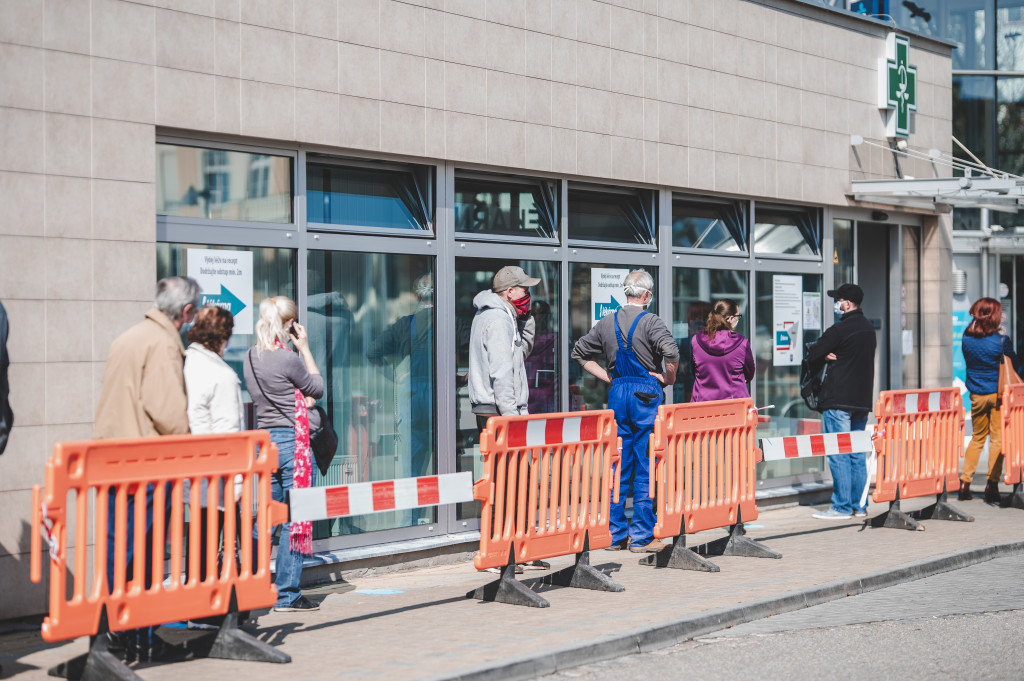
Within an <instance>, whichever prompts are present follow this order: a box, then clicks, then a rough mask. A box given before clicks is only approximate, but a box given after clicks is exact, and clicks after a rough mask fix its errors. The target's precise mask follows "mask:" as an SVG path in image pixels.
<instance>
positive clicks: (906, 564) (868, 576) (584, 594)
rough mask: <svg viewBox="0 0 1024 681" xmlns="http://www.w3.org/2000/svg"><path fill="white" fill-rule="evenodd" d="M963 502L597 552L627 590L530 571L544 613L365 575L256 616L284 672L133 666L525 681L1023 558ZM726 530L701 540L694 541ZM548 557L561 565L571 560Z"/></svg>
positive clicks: (803, 518)
mask: <svg viewBox="0 0 1024 681" xmlns="http://www.w3.org/2000/svg"><path fill="white" fill-rule="evenodd" d="M928 503H930V500H926V499H916V500H910V501H905V502H903V508H904V510H908V511H909V510H914V509H917V508H921V507H923V506H926V505H928ZM953 504H954V505H955V506H957V507H958V508H960V509H961V510H963V511H964V512H966V513H969V514H971V515H973V516H975V518H976V521H975V522H972V523H957V522H947V521H940V520H928V521H924V523H925V525H926V526H927V531H925V532H909V531H906V530H890V529H872V528H868V527H865V526H864V523H863V522H855V521H854V520H853V519H851V520H850V521H848V522H847V521H826V520H815V519H813V518H811V517H810V515H811V513H812V509H811V508H808V507H791V508H785V509H780V510H771V511H766V512H763V513H762V514H761V516H760V518H758V519H757V520H755V521H752V522H750V523H748V525H747V527H748V536H749V537H751V538H754V539H757V540H760V541H762V542H764V544H765V545H766V546H768V547H770V548H772V549H774V550H775V551H779V552H781V553H782V555H783V557H782V559H781V560H772V559H757V558H740V557H715V558H712V560H713V561H714V562H715V563H716V564H718V565H719V566H721V572H719V573H704V572H689V571H679V570H670V569H655V568H650V567H641V566H640V565H638V562H637V561H638V559H639V557H640V556H639V555H638V554H634V553H629V552H622V551H618V552H611V551H595V552H593V553H592V554H591V563H592V564H593V565H594V566H596V567H598V568H599V569H601V570H602V571H604V572H606V573H608V574H610V575H611V576H612V577H613V578H614V579H615V580H616V581H618V582H619V583H621V584H622V585H624V586H625V587H626V591H625V592H622V593H607V592H595V591H587V590H582V589H568V588H561V587H545V586H542V585H540V584H539V583H538V582H539V579H537V578H538V577H539V576H541V575H543V574H546V573H544V572H531V571H527V572H526V574H524V575H520V580H521V581H524V582H525V583H526V584H528V585H530V586H531V588H532V589H534V590H535V591H537V592H540V593H543V595H544V597H545V598H546V599H548V600H549V601H550V602H551V607H550V608H544V609H537V608H526V607H517V606H511V605H505V604H501V603H481V602H478V601H473V600H467V599H466V597H465V594H466V592H468V591H471V590H472V589H475V588H476V587H479V586H481V585H483V584H486V583H487V582H489V581H492V580H493V579H495V578H496V577H497V575H493V574H488V573H478V572H476V571H475V570H474V569H473V567H472V565H471V564H459V565H448V566H439V567H431V568H423V569H417V570H412V571H408V572H399V573H391V574H386V575H380V576H374V577H365V578H361V579H359V580H357V581H356V582H355V584H354V587H355V589H354V590H350V591H347V592H345V593H340V591H342V590H343V589H340V588H337V589H336V591H339V592H336V593H330V594H328V595H327V596H326V597H325V598H324V599H323V602H322V604H321V608H320V610H319V611H318V612H312V613H302V614H299V613H273V612H271V613H268V614H265V615H262V616H261V617H260V618H259V629H258V635H259V637H260V638H261V639H264V640H266V641H268V642H270V643H271V644H273V645H275V646H279V647H280V649H281V650H283V651H285V652H287V653H288V654H289V655H291V656H292V660H293V661H292V663H291V664H290V665H287V666H279V665H273V664H265V663H256V662H234V661H224V660H195V661H190V662H182V663H177V664H169V665H147V666H141V667H137V671H138V674H139V675H140V676H141V677H142V678H143V679H147V680H150V679H152V680H153V681H156V680H167V681H179V680H180V679H181V678H182V677H188V678H189V679H190V681H207V680H209V681H215V680H216V681H222V680H223V679H225V678H231V677H233V676H236V677H237V676H240V675H244V677H245V678H246V681H262V680H264V679H266V680H267V681H271V680H272V681H279V679H280V678H282V676H285V677H287V678H291V679H303V680H305V679H365V678H381V679H389V680H391V679H394V680H396V681H403V680H406V679H473V678H481V679H482V678H484V677H486V678H489V679H493V678H526V677H531V676H536V675H539V674H545V673H551V672H554V671H556V670H558V669H564V668H567V667H571V666H574V665H576V664H580V663H584V662H591V661H595V660H600V659H607V658H610V657H615V656H618V655H623V654H628V653H631V652H637V651H639V650H649V649H653V648H657V647H661V646H665V645H672V644H674V643H677V642H679V641H681V640H684V639H686V638H689V637H691V636H694V635H697V634H700V633H706V632H709V631H715V630H717V629H722V628H724V627H728V626H733V625H735V624H738V623H741V622H745V621H751V620H754V619H758V618H761V617H765V616H767V615H770V614H773V613H778V612H786V611H789V610H793V609H797V608H801V607H806V606H807V605H812V604H815V603H821V602H825V601H827V600H832V599H835V598H841V597H843V596H845V595H853V594H856V593H862V592H864V591H869V590H872V589H876V588H882V587H884V586H889V585H892V584H895V583H900V582H904V581H910V580H913V579H917V578H920V577H925V576H928V575H931V574H935V573H938V572H943V571H946V570H950V569H956V568H958V567H964V566H966V565H969V564H973V563H977V562H980V561H983V560H988V559H991V558H994V557H997V556H1000V555H1010V554H1013V553H1021V552H1024V512H1022V511H1019V510H1016V509H998V508H993V507H990V506H987V505H985V504H984V503H982V502H981V501H977V500H976V501H971V502H953ZM869 510H870V511H871V514H872V515H875V514H876V513H877V512H880V511H881V510H882V508H881V507H873V508H871V509H869ZM723 535H724V531H720V530H716V531H711V532H707V533H702V534H699V535H696V536H691V537H688V539H687V545H689V546H696V545H697V544H699V543H702V542H704V541H708V540H711V539H717V538H719V537H721V536H723ZM551 563H552V568H553V569H558V568H561V567H566V566H568V565H570V564H571V563H572V557H563V558H557V559H553V560H551ZM310 593H311V595H313V596H314V597H315V594H316V593H317V590H311V592H310ZM86 649H87V645H86V640H85V639H79V640H77V641H74V642H71V643H67V644H64V645H60V646H45V645H44V644H43V643H42V641H41V639H39V637H38V634H31V635H28V634H17V635H10V636H7V637H0V664H2V665H3V668H4V677H5V678H8V677H9V678H19V679H21V678H24V679H28V678H45V673H46V669H47V668H49V667H50V666H53V665H55V664H57V663H59V662H61V661H63V660H66V659H68V658H70V657H72V656H74V655H78V654H80V653H83V652H85V651H86Z"/></svg>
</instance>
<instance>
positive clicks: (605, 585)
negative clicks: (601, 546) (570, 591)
mask: <svg viewBox="0 0 1024 681" xmlns="http://www.w3.org/2000/svg"><path fill="white" fill-rule="evenodd" d="M541 583H542V584H551V585H553V586H572V587H576V588H577V589H592V590H593V591H616V592H618V591H625V590H626V587H624V586H622V585H621V584H619V583H618V582H616V581H615V580H614V579H612V578H611V577H609V576H608V575H606V574H604V573H603V572H601V571H600V570H597V569H595V568H594V567H593V566H592V565H591V564H590V534H589V533H588V534H587V535H586V536H585V537H584V538H583V550H582V551H580V552H579V553H577V554H576V564H575V565H573V566H572V567H567V568H563V569H561V570H559V571H558V572H552V573H551V574H550V575H545V576H544V577H542V578H541Z"/></svg>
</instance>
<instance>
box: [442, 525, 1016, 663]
mask: <svg viewBox="0 0 1024 681" xmlns="http://www.w3.org/2000/svg"><path fill="white" fill-rule="evenodd" d="M1020 553H1024V541H1020V542H1011V543H1008V544H991V545H989V546H982V547H979V548H975V549H968V550H966V551H958V552H956V553H947V554H943V555H940V556H933V557H931V558H925V559H923V560H919V561H916V562H913V563H908V564H906V565H901V566H897V567H894V568H891V569H888V570H879V571H877V572H871V573H868V574H866V575H863V576H861V577H855V578H853V579H843V580H836V581H834V582H827V583H825V584H820V585H817V586H812V587H808V588H806V589H801V590H799V591H790V592H787V593H783V594H779V595H778V596H770V597H768V598H763V599H758V600H755V601H749V602H747V603H741V604H739V605H734V606H729V607H726V608H719V609H716V610H711V611H708V612H705V613H701V614H699V615H691V616H688V617H684V618H681V619H678V620H673V621H669V622H665V623H662V624H655V625H652V626H648V627H643V628H638V629H632V630H630V631H625V632H621V633H616V634H610V635H608V636H601V637H598V638H592V639H589V640H586V641H581V642H579V643H574V644H571V645H567V646H561V647H557V648H549V649H547V650H539V651H537V652H536V653H534V654H531V655H525V656H522V657H518V658H512V659H505V660H499V661H495V662H489V663H486V664H483V665H477V666H473V667H468V668H466V669H463V670H461V671H457V672H455V673H453V674H443V675H435V676H430V677H426V678H425V679H424V681H493V680H494V679H496V678H500V679H508V680H510V681H514V680H516V679H529V678H533V677H536V676H541V675H547V674H554V673H556V672H559V671H562V670H565V669H571V668H572V667H579V666H582V665H585V664H590V663H592V662H601V661H603V660H610V659H613V658H617V657H622V656H623V655H633V654H638V653H646V652H650V651H652V650H658V649H659V648H666V647H669V646H673V645H676V644H677V643H682V642H683V641H686V640H688V639H692V638H695V637H697V636H702V635H704V634H710V633H713V632H715V631H721V630H722V629H728V628H729V627H734V626H736V625H738V624H744V623H746V622H752V621H754V620H758V619H763V618H765V617H770V616H772V615H780V614H782V613H784V612H791V611H793V610H799V609H801V608H809V607H812V606H815V605H821V604H822V603H827V602H829V601H834V600H837V599H840V598H845V597H847V596H856V595H858V594H862V593H867V592H869V591H875V590H878V589H884V588H886V587H890V586H895V585H897V584H902V583H904V582H912V581H915V580H918V579H924V578H925V577H931V576H933V575H937V574H940V573H943V572H950V571H952V570H959V569H961V568H965V567H968V566H971V565H975V564H977V563H983V562H985V561H988V560H992V559H995V558H1003V557H1006V556H1013V555H1017V554H1020Z"/></svg>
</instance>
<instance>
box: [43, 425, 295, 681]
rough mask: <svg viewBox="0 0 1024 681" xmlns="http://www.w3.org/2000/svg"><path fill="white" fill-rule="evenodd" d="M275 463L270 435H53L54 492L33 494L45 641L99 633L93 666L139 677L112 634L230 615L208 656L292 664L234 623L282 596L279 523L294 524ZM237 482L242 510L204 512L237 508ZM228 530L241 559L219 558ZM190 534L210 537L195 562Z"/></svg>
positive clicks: (228, 546) (50, 471) (49, 485)
mask: <svg viewBox="0 0 1024 681" xmlns="http://www.w3.org/2000/svg"><path fill="white" fill-rule="evenodd" d="M276 469H277V447H276V446H275V445H273V444H272V443H271V442H270V436H269V434H268V433H267V432H266V431H246V432H242V433H231V434H224V435H202V436H191V435H181V436H166V437H149V438H138V439H125V440H91V441H83V442H58V443H56V444H55V445H54V448H53V456H52V457H51V458H50V459H49V460H47V462H46V481H45V482H46V487H45V491H43V490H41V489H40V487H39V485H35V486H34V487H33V490H32V501H33V508H32V528H33V533H32V554H31V555H32V559H31V579H32V581H33V582H39V581H40V580H41V578H42V569H41V564H40V553H41V532H42V531H44V530H45V532H46V535H47V536H48V539H49V557H50V575H49V596H50V597H49V614H48V615H47V617H46V618H45V619H44V620H43V624H42V637H43V639H44V640H46V641H61V640H65V639H71V638H77V637H79V636H92V637H93V642H92V645H91V648H90V652H89V654H88V656H86V660H85V664H86V665H87V666H88V665H92V667H93V668H96V667H98V668H101V669H104V670H106V672H107V673H108V674H109V675H111V676H112V677H115V678H132V676H130V675H132V674H133V672H131V670H130V669H128V668H127V667H126V666H124V665H123V664H122V663H121V662H120V660H119V659H117V658H115V657H114V656H113V655H112V654H111V653H110V652H109V651H108V650H107V647H106V645H107V644H106V642H107V637H106V636H105V635H104V634H105V633H106V632H107V631H113V632H118V631H126V630H130V629H137V628H141V627H150V626H158V625H160V624H164V623H167V622H175V621H181V620H186V619H200V618H205V617H211V616H218V615H226V616H227V617H226V618H225V621H224V624H223V625H222V626H221V628H220V631H219V633H218V634H217V639H216V640H215V641H214V643H213V646H212V648H211V649H210V650H209V656H210V657H221V658H228V659H247V660H262V661H268V662H289V661H290V660H291V658H290V657H289V656H287V655H285V654H284V653H282V652H280V651H278V650H276V649H275V648H273V647H271V646H269V645H268V644H266V643H264V642H262V641H260V640H258V639H256V638H254V637H252V636H250V635H249V634H246V633H245V632H243V631H241V630H239V629H238V628H237V625H238V617H237V613H238V612H239V611H245V610H252V609H256V608H265V607H270V606H272V605H273V604H274V602H275V600H276V598H277V591H276V589H275V588H274V585H273V584H272V581H271V574H270V551H271V546H270V542H271V531H272V529H273V527H274V525H277V524H280V523H282V522H284V521H285V520H287V512H288V509H287V507H286V506H285V505H284V504H282V503H279V502H276V501H273V500H272V499H271V490H270V485H271V473H273V471H274V470H276ZM236 476H241V484H240V486H238V485H237V483H236ZM186 480H188V481H189V482H190V483H191V484H190V489H189V493H188V495H187V498H186V495H185V492H184V489H185V483H186ZM204 481H205V483H206V484H205V485H203V484H202V483H203V482H204ZM204 487H205V489H204ZM236 489H237V490H238V492H239V493H240V496H239V497H238V499H237V501H238V503H237V512H236V513H232V512H224V513H223V514H218V513H213V512H210V513H204V508H203V507H204V506H205V507H207V508H208V509H211V510H212V509H216V508H218V506H220V507H223V508H224V509H225V510H228V509H231V508H232V507H233V506H236V504H233V503H232V497H233V496H235V494H236ZM204 492H205V494H206V498H205V499H203V498H202V494H203V493H204ZM186 509H187V510H188V511H189V517H190V519H191V522H188V523H186V518H185V512H186ZM130 511H131V512H130ZM201 518H205V520H206V523H207V526H206V528H205V529H206V532H205V533H203V532H202V530H203V529H204V528H203V527H201V524H202V523H201V520H200V519H201ZM221 518H223V520H221ZM144 519H145V520H144ZM150 519H151V520H152V523H151V530H150V533H149V534H147V531H146V526H147V524H149V521H150ZM254 527H255V528H257V532H256V533H255V535H256V536H255V537H254V532H253V528H254ZM186 528H187V529H186ZM204 534H205V537H203V535H204ZM90 535H91V536H93V537H95V542H94V545H93V546H92V547H91V550H89V548H87V546H86V542H87V541H88V540H87V538H88V537H89V536H90ZM222 535H223V547H224V549H225V550H224V554H225V555H227V556H230V555H232V554H233V553H235V552H236V551H237V557H236V559H235V560H231V559H225V560H222V561H220V563H221V564H220V565H218V552H219V549H220V547H221V540H222ZM186 538H187V541H188V545H189V547H190V549H191V548H193V547H194V548H200V542H201V539H205V543H204V545H203V546H202V548H203V549H205V551H201V550H189V551H188V556H187V559H186V558H185V544H186ZM168 540H169V543H170V562H169V574H168V575H167V578H166V579H165V578H164V547H165V545H166V543H167V541H168ZM147 546H148V547H152V548H148V549H147ZM232 547H234V550H233V549H232ZM147 553H148V554H149V555H147ZM202 556H205V565H203V564H201V557H202ZM68 664H69V665H71V663H68Z"/></svg>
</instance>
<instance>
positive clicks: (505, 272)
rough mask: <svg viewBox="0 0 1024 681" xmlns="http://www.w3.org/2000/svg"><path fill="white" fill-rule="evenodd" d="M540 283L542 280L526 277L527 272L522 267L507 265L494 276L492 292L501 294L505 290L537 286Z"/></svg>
mask: <svg viewBox="0 0 1024 681" xmlns="http://www.w3.org/2000/svg"><path fill="white" fill-rule="evenodd" d="M539 283H540V279H535V278H534V277H528V276H526V272H524V271H523V268H522V267H516V266H515V265H506V266H505V267H502V268H501V269H500V270H498V273H497V274H495V275H494V282H493V283H492V284H491V290H492V291H494V292H495V293H501V292H502V291H504V290H505V289H509V288H512V287H513V286H536V285H537V284H539Z"/></svg>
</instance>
